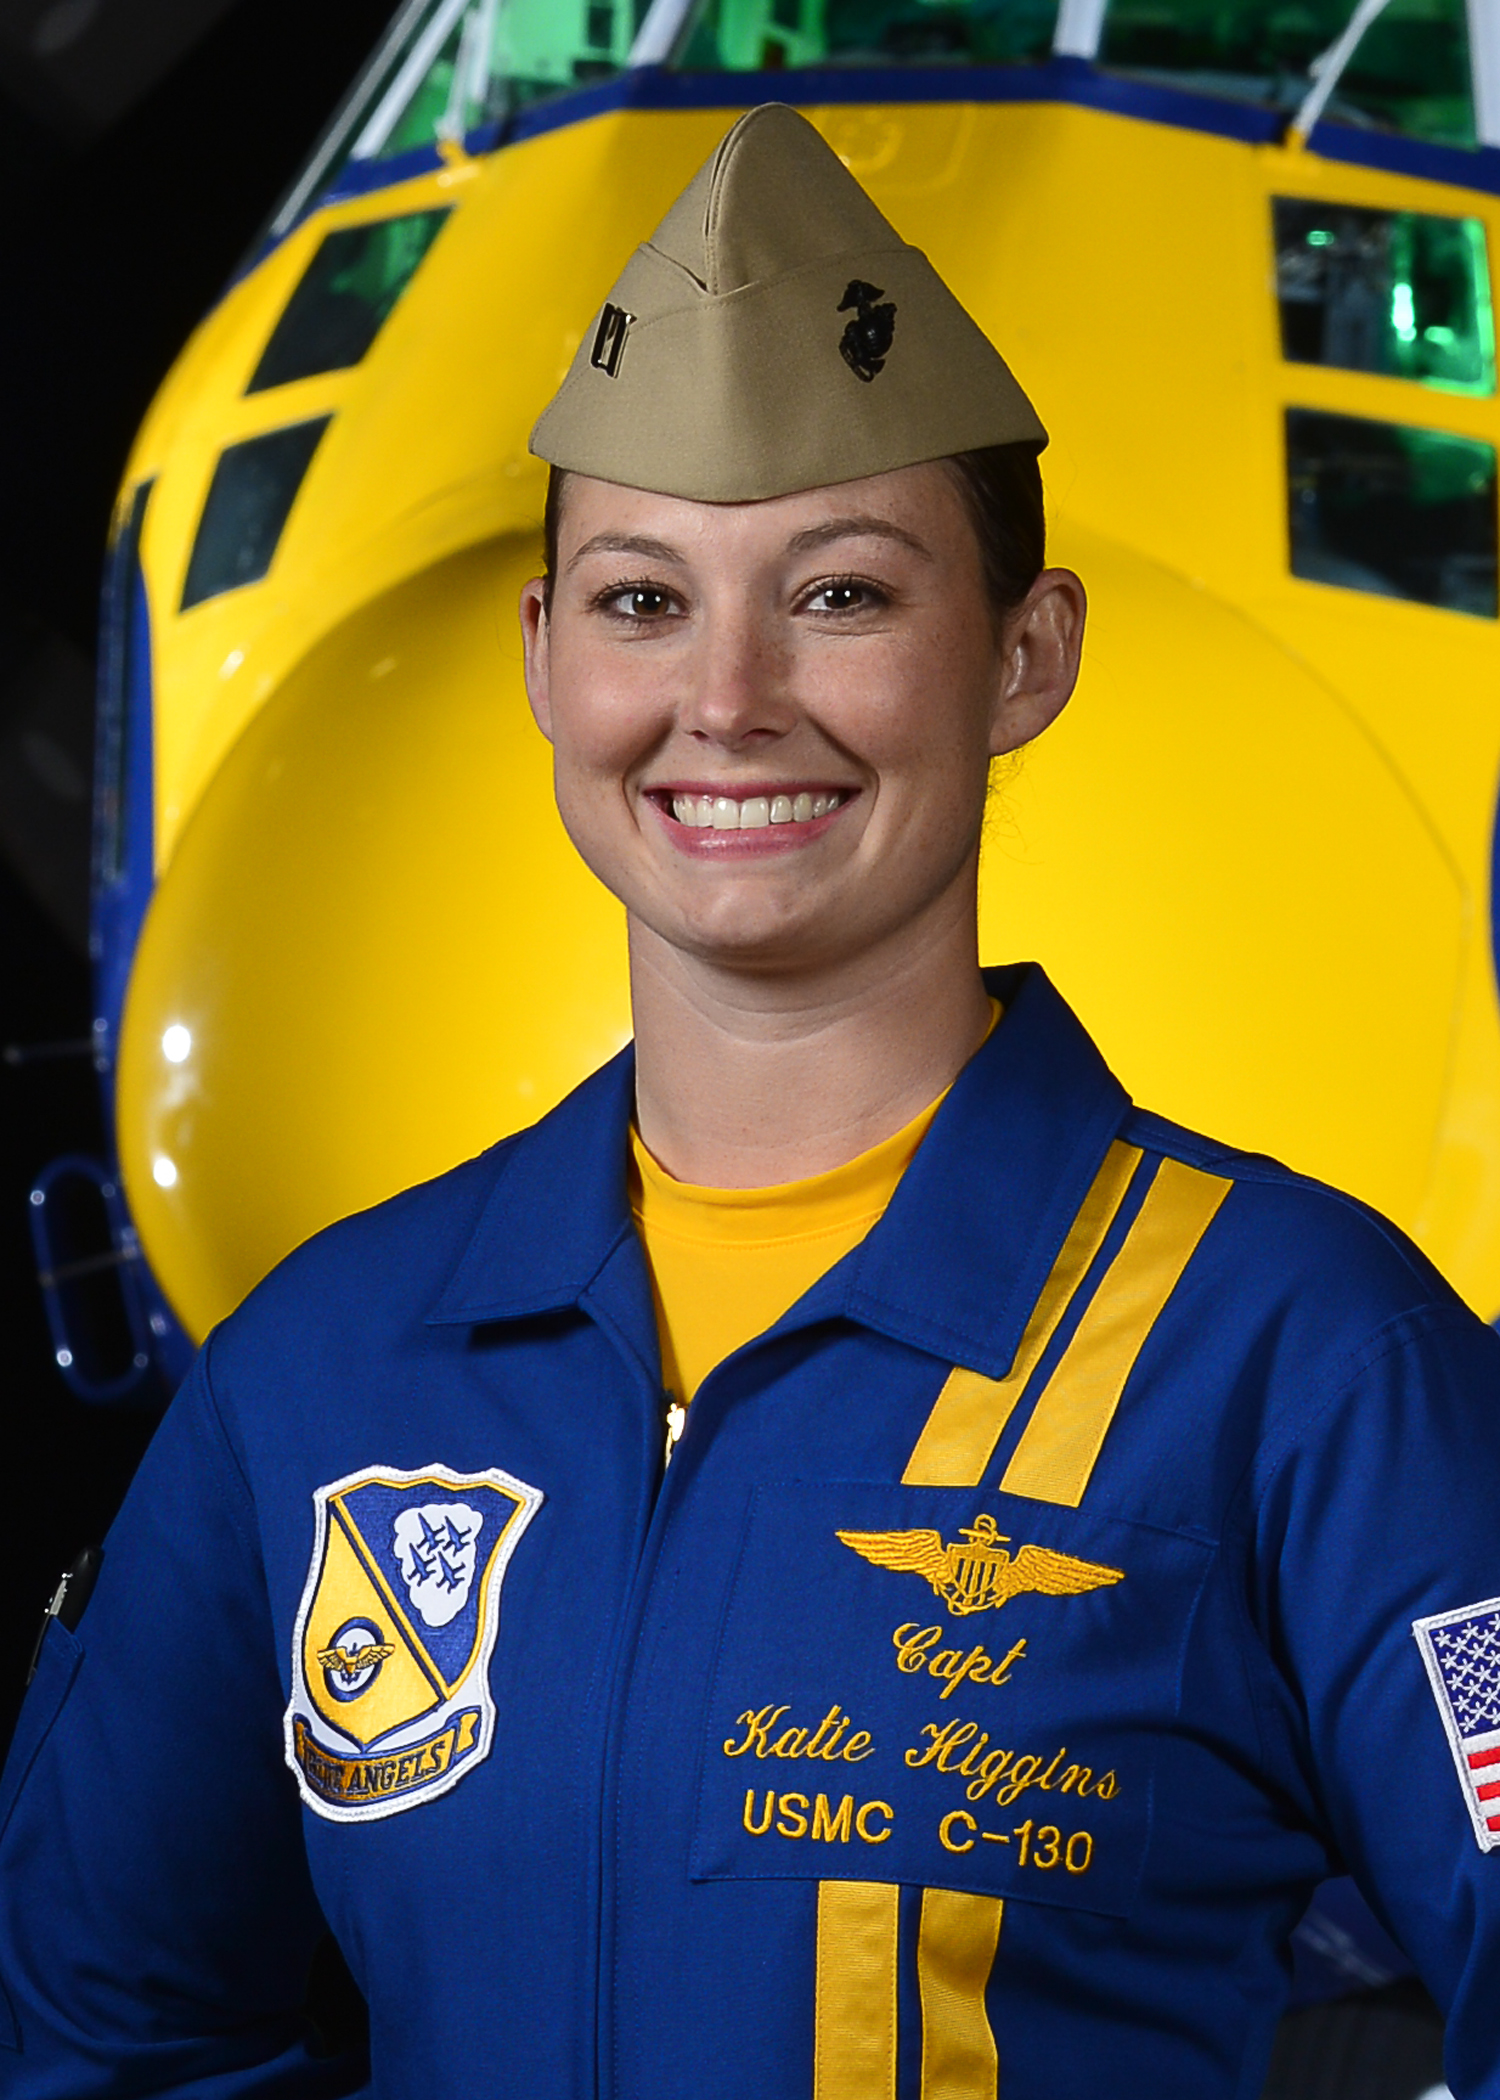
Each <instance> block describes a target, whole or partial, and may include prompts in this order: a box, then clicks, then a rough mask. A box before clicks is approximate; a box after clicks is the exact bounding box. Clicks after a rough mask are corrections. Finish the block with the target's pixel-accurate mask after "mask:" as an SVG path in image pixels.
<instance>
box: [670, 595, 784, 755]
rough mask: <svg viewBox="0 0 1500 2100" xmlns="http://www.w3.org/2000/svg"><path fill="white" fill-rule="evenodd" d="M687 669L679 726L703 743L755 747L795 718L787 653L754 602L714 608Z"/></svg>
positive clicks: (729, 748)
mask: <svg viewBox="0 0 1500 2100" xmlns="http://www.w3.org/2000/svg"><path fill="white" fill-rule="evenodd" d="M685 669H686V676H685V680H684V685H683V689H682V695H681V699H680V701H679V705H678V710H677V723H678V727H679V729H681V730H683V731H685V732H686V734H687V735H689V736H691V737H694V738H696V739H697V740H699V741H700V742H702V743H704V744H709V745H716V746H717V747H718V748H719V749H721V750H725V751H743V750H753V749H754V748H755V747H756V746H757V745H760V744H765V743H769V742H774V741H775V740H776V739H778V738H780V737H783V736H785V735H786V734H787V732H788V730H789V729H791V727H792V726H793V723H794V722H795V720H796V713H797V710H796V704H795V701H794V700H793V698H792V693H791V664H790V660H789V651H788V650H787V649H786V647H785V645H784V643H783V642H782V641H781V640H780V638H779V637H778V635H777V633H776V631H775V626H774V622H773V621H771V620H770V619H769V618H767V617H766V616H765V615H764V614H762V613H760V612H758V610H757V608H756V607H754V606H753V605H746V604H744V603H739V604H733V605H723V604H721V605H718V606H715V607H713V608H712V609H711V610H710V611H709V613H708V616H707V617H706V618H705V619H704V620H703V622H702V624H701V626H700V628H699V631H698V637H697V646H696V648H695V649H694V650H693V651H692V655H691V660H690V662H689V664H688V665H687V666H686V667H685Z"/></svg>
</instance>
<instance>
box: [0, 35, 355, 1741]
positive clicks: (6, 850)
mask: <svg viewBox="0 0 1500 2100" xmlns="http://www.w3.org/2000/svg"><path fill="white" fill-rule="evenodd" d="M392 6H393V0H0V200H3V203H0V1045H6V1046H33V1047H34V1046H38V1045H46V1044H57V1043H63V1044H66V1043H69V1042H73V1043H77V1042H79V1041H81V1040H85V1039H86V1038H87V1037H88V1034H89V1030H90V1023H91V1015H92V1002H91V999H90V986H89V966H88V957H87V908H88V870H89V775H90V769H91V763H92V749H93V673H94V645H95V622H96V615H97V602H98V589H99V577H100V568H101V563H102V559H103V554H104V545H105V537H106V534H107V531H108V526H109V517H110V510H111V507H112V505H113V502H114V497H115V493H116V490H117V488H118V485H119V481H120V477H121V474H122V472H123V469H124V466H125V460H126V455H127V453H128V451H129V448H130V443H131V439H132V437H133V435H134V433H135V430H136V428H137V426H138V425H139V423H140V421H141V419H142V417H143V416H144V415H145V412H146V409H147V407H148V406H149V404H150V401H151V397H152V395H153V394H154V393H155V391H156V389H157V387H158V385H159V384H160V382H161V380H162V379H163V377H164V376H165V374H166V372H167V369H168V367H169V366H170V365H171V363H172V360H173V358H174V357H175V356H176V354H177V352H178V350H179V349H180V348H181V346H182V344H183V342H184V341H185V340H186V338H187V336H188V334H189V333H190V332H191V330H192V328H193V326H194V325H195V323H196V322H197V321H198V320H199V319H200V317H201V316H202V315H203V313H204V312H205V311H206V310H207V309H208V308H209V307H210V306H212V304H213V303H214V300H215V299H216V298H217V296H218V294H219V292H220V290H221V288H222V287H223V285H224V283H225V281H226V279H227V278H228V277H229V276H230V275H231V274H232V273H233V271H234V270H235V268H236V265H237V264H238V262H239V261H240V258H241V257H242V256H243V255H244V253H245V251H246V250H247V249H248V248H249V247H250V245H251V243H252V242H253V241H254V239H255V237H256V235H257V233H258V231H259V229H260V228H261V226H262V225H263V223H264V222H265V220H266V219H267V218H268V217H269V216H270V213H271V211H272V210H273V208H274V207H275V205H276V203H277V201H278V198H279V197H280V195H281V193H282V192H283V190H285V189H286V188H287V187H288V186H289V185H290V183H291V181H292V178H293V177H294V176H295V174H296V172H297V170H298V168H299V166H300V165H301V163H302V161H303V160H304V158H305V157H306V155H307V154H308V152H309V151H310V150H311V148H312V145H313V143H314V141H315V140H316V138H317V136H318V134H319V132H320V131H321V130H322V129H323V126H324V125H325V123H326V122H327V121H328V118H329V117H330V115H331V114H332V112H333V109H334V107H335V106H336V104H337V103H338V101H339V100H340V98H341V96H342V95H343V93H344V91H345V89H346V88H347V87H348V85H349V83H350V81H351V80H352V78H353V77H354V75H355V74H356V73H357V72H358V70H359V67H360V65H361V63H362V61H363V59H364V58H365V56H366V54H367V53H368V51H369V50H370V49H371V47H372V46H373V45H374V44H375V42H376V40H377V39H378V37H379V36H380V33H381V31H382V30H383V28H384V27H385V24H386V20H387V18H388V16H389V15H390V13H391V11H392ZM103 1144H104V1131H103V1121H102V1115H101V1107H100V1098H99V1083H98V1080H97V1079H96V1076H95V1074H94V1071H93V1068H92V1065H91V1063H90V1061H89V1059H88V1057H87V1056H86V1055H80V1054H77V1052H76V1051H75V1052H73V1053H71V1054H61V1055H58V1054H46V1055H40V1056H38V1055H26V1056H25V1057H24V1058H23V1060H22V1061H20V1062H16V1061H14V1060H13V1059H11V1060H8V1061H5V1062H0V1363H3V1386H0V1422H3V1433H0V1453H3V1458H0V1480H3V1484H4V1503H5V1508H6V1511H7V1519H8V1521H7V1526H6V1532H7V1537H8V1539H9V1541H10V1554H9V1566H8V1569H7V1572H6V1576H5V1582H4V1607H3V1611H0V1746H3V1744H4V1742H5V1741H6V1740H7V1739H8V1737H9V1734H10V1730H11V1726H12V1723H13V1721H14V1717H15V1712H16V1709H17V1707H18V1705H19V1703H20V1697H21V1692H22V1689H23V1686H24V1683H25V1677H26V1670H27V1665H28V1662H29V1660H30V1653H31V1648H32V1644H33V1642H34V1640H35V1638H36V1634H37V1631H38V1629H39V1627H40V1623H41V1616H42V1612H43V1610H44V1608H45V1606H46V1603H47V1600H48V1598H49V1597H50V1596H51V1593H52V1590H53V1588H54V1587H55V1584H56V1581H57V1577H58V1575H59V1573H60V1572H61V1570H62V1568H63V1567H64V1566H65V1565H66V1563H67V1562H68V1561H69V1560H71V1559H72V1558H73V1556H74V1555H75V1554H76V1553H78V1552H79V1550H80V1549H81V1548H82V1547H83V1546H85V1545H89V1544H94V1543H96V1542H97V1541H98V1540H99V1539H100V1538H101V1537H102V1536H103V1533H104V1531H105V1530H106V1529H107V1527H108V1524H109V1521H110V1518H111V1516H112V1515H113V1513H114V1510H115V1508H116V1506H117V1504H118V1502H119V1499H120V1497H121V1495H122V1494H123V1493H124V1491H125V1487H126V1485H127V1484H128V1482H129V1479H130V1475H131V1473H132V1471H133V1469H134V1467H135V1465H136V1463H137V1462H138V1460H139V1458H140V1455H141V1452H142V1451H143V1450H144V1448H145V1445H146V1442H147V1439H148V1438H149V1436H150V1433H151V1429H152V1427H153V1425H154V1422H155V1419H156V1415H155V1412H154V1410H152V1409H149V1408H147V1409H142V1408H139V1407H135V1408H130V1409H124V1410H118V1409H117V1410H104V1409H99V1408H90V1407H85V1406H84V1405H83V1404H82V1403H81V1402H79V1401H77V1400H75V1399H74V1398H73V1397H72V1396H71V1394H70V1393H69V1392H68V1389H67V1387H66V1386H65V1385H64V1383H63V1380H62V1377H61V1374H60V1373H59V1371H58V1369H57V1366H56V1364H55V1363H54V1361H53V1356H52V1344H51V1341H50V1339H49V1336H48V1332H47V1326H46V1321H45V1317H44V1315H43V1311H42V1305H41V1298H40V1294H39V1292H38V1290H37V1285H36V1280H35V1268H34V1261H33V1256H32V1250H31V1241H30V1232H29V1225H28V1215H27V1213H28V1204H27V1196H28V1192H29V1189H30V1186H31V1183H32V1180H33V1178H34V1177H35V1175H36V1173H37V1171H38V1169H39V1168H41V1167H42V1166H44V1165H45V1164H46V1163H47V1161H49V1160H50V1159H53V1158H55V1157H56V1156H57V1155H58V1154H59V1153H63V1152H92V1153H94V1154H96V1155H97V1154H99V1153H100V1152H101V1150H102V1147H103Z"/></svg>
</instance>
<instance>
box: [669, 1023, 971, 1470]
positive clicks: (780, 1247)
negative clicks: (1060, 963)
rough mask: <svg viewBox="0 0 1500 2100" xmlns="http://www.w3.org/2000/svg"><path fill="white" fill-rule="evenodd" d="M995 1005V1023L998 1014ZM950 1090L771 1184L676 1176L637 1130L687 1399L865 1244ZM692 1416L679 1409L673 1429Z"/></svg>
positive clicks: (673, 1357) (678, 1382)
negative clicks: (725, 1185)
mask: <svg viewBox="0 0 1500 2100" xmlns="http://www.w3.org/2000/svg"><path fill="white" fill-rule="evenodd" d="M990 1003H991V1006H992V1007H993V1009H994V1011H993V1013H992V1016H991V1019H990V1030H991V1031H992V1030H993V1029H994V1026H995V1023H996V1022H997V1021H998V1020H999V1018H1000V1007H999V1004H998V1002H997V1001H994V1000H992V1001H991V1002H990ZM946 1098H947V1089H946V1088H945V1089H944V1091H943V1093H941V1094H939V1096H938V1098H937V1100H936V1101H933V1102H930V1103H929V1104H928V1106H927V1107H926V1108H924V1109H923V1110H922V1112H921V1114H920V1115H918V1116H914V1117H913V1118H912V1120H911V1122H909V1123H908V1124H907V1125H906V1127H905V1128H904V1129H902V1130H898V1131H897V1132H896V1133H895V1135H894V1136H893V1137H888V1138H886V1139H885V1140H884V1141H883V1142H882V1143H881V1144H878V1145H875V1146H872V1148H871V1149H870V1150H869V1151H868V1152H862V1153H860V1155H859V1157H858V1158H857V1159H851V1160H849V1161H847V1162H846V1164H845V1165H843V1166H841V1167H835V1168H833V1170H832V1171H831V1172H830V1173H827V1174H815V1175H813V1176H812V1177H811V1179H810V1180H807V1181H785V1182H780V1183H777V1184H776V1185H775V1186H773V1187H771V1188H761V1189H709V1188H698V1187H695V1186H694V1185H693V1184H692V1183H690V1182H686V1181H674V1180H673V1179H672V1176H671V1175H670V1174H668V1173H667V1172H666V1171H665V1169H664V1168H662V1167H660V1166H659V1165H658V1164H657V1162H656V1161H655V1160H654V1159H653V1158H652V1157H651V1154H650V1153H649V1152H648V1151H647V1150H646V1148H645V1146H644V1145H643V1144H642V1143H641V1140H640V1135H639V1133H638V1132H637V1131H636V1130H635V1129H634V1128H632V1130H631V1133H630V1151H631V1171H630V1206H631V1210H632V1212H633V1213H634V1216H635V1221H636V1225H637V1227H638V1228H639V1231H640V1235H641V1240H642V1243H643V1245H644V1246H645V1249H646V1260H647V1263H648V1266H649V1267H650V1270H651V1282H652V1289H653V1291H654V1294H655V1298H656V1324H657V1329H658V1332H659V1333H660V1336H661V1360H662V1382H663V1384H664V1385H665V1386H666V1387H667V1389H668V1391H669V1392H670V1393H671V1394H672V1396H673V1398H674V1400H675V1401H677V1402H678V1403H679V1404H680V1405H685V1404H686V1403H687V1402H688V1401H689V1400H691V1399H692V1397H693V1395H694V1393H696V1392H697V1390H698V1388H699V1386H700V1385H701V1384H702V1383H703V1381H704V1379H705V1378H706V1377H707V1376H708V1374H709V1372H710V1371H711V1370H712V1369H713V1368H714V1366H715V1364H719V1363H722V1362H723V1360H724V1358H725V1357H726V1356H730V1355H732V1354H733V1353H734V1351H735V1350H736V1349H738V1348H740V1347H742V1346H743V1344H744V1343H746V1342H748V1341H750V1340H752V1339H753V1337H754V1336H756V1335H758V1334H764V1333H765V1331H766V1329H767V1328H768V1327H771V1326H774V1325H775V1323H776V1321H777V1320H779V1319H780V1318H781V1315H782V1314H783V1313H784V1312H785V1311H786V1310H787V1309H788V1307H789V1306H792V1305H795V1304H796V1302H797V1300H798V1299H799V1298H800V1297H802V1295H803V1294H804V1292H806V1291H810V1290H811V1289H812V1287H813V1285H814V1284H815V1283H816V1282H817V1280H818V1278H819V1277H820V1276H823V1275H825V1274H826V1273H827V1272H828V1270H829V1269H831V1268H832V1267H833V1265H834V1263H835V1262H836V1261H839V1260H841V1259H842V1257H843V1256H844V1255H846V1254H847V1253H849V1251H850V1250H851V1248H854V1247H857V1246H858V1245H859V1243H860V1241H861V1240H862V1239H863V1238H864V1236H865V1234H866V1233H867V1232H868V1231H869V1230H870V1227H871V1226H872V1225H873V1224H875V1222H876V1221H877V1219H879V1218H880V1216H881V1215H882V1213H883V1212H884V1210H885V1207H886V1205H887V1204H888V1203H889V1202H890V1200H891V1197H892V1196H893V1195H894V1194H895V1192H896V1184H897V1182H899V1181H900V1179H901V1176H902V1175H903V1174H904V1173H905V1171H906V1169H907V1167H908V1165H909V1164H910V1162H911V1159H912V1156H913V1154H914V1153H915V1152H916V1149H917V1147H918V1145H920V1144H921V1142H922V1140H923V1138H924V1137H925V1136H926V1135H927V1131H928V1128H929V1126H930V1124H931V1122H932V1119H933V1117H934V1116H935V1115H936V1114H937V1112H938V1110H939V1108H941V1107H942V1105H943V1102H944V1100H945V1099H946ZM681 1422H682V1416H681V1414H680V1413H677V1412H674V1417H673V1427H674V1430H680V1427H681Z"/></svg>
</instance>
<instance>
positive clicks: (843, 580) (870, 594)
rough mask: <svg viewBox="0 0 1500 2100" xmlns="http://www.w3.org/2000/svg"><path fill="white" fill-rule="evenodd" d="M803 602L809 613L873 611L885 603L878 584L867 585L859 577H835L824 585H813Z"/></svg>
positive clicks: (882, 592)
mask: <svg viewBox="0 0 1500 2100" xmlns="http://www.w3.org/2000/svg"><path fill="white" fill-rule="evenodd" d="M803 602H804V603H805V605H806V606H807V609H808V611H809V612H815V613H855V612H870V611H873V610H874V609H875V608H876V607H877V606H882V605H884V604H885V603H886V602H887V601H886V594H885V592H884V591H883V590H881V589H880V587H879V585H878V584H873V583H867V582H866V581H865V580H864V578H863V577H859V576H835V577H833V578H831V579H830V580H829V581H828V582H826V583H817V584H814V585H813V587H812V589H811V590H810V591H809V592H808V594H807V597H806V599H805V600H804V601H803Z"/></svg>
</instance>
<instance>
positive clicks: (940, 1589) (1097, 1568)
mask: <svg viewBox="0 0 1500 2100" xmlns="http://www.w3.org/2000/svg"><path fill="white" fill-rule="evenodd" d="M836 1536H837V1537H838V1538H839V1539H840V1540H841V1541H842V1542H843V1544H844V1545H846V1546H848V1547H849V1548H850V1549H851V1550H852V1551H853V1552H855V1553H858V1554H860V1555H861V1556H862V1557H863V1558H864V1559H865V1560H868V1561H872V1562H873V1563H874V1565H875V1566H876V1567H877V1568H893V1569H895V1570H896V1571H897V1572H898V1573H901V1574H910V1575H920V1576H921V1577H922V1579H923V1581H924V1582H927V1583H929V1584H930V1585H931V1587H932V1589H933V1590H934V1591H935V1592H936V1594H937V1595H938V1596H939V1597H941V1598H942V1600H943V1602H944V1604H946V1605H947V1607H948V1609H949V1611H951V1612H952V1613H953V1615H954V1616H955V1618H962V1617H963V1616H965V1614H967V1613H969V1612H975V1611H998V1610H999V1609H1000V1607H1001V1605H1002V1604H1008V1603H1009V1602H1010V1600H1011V1598H1012V1597H1020V1596H1024V1595H1025V1594H1026V1593H1027V1592H1028V1591H1030V1592H1035V1593H1036V1594H1037V1595H1038V1596H1043V1597H1076V1596H1078V1595H1080V1594H1081V1593H1082V1592H1083V1591H1084V1590H1098V1589H1105V1588H1107V1587H1108V1586H1109V1585H1110V1584H1112V1583H1116V1582H1123V1581H1124V1580H1125V1570H1124V1569H1123V1568H1106V1567H1105V1566H1103V1564H1102V1563H1101V1562H1099V1561H1093V1560H1076V1559H1075V1558H1074V1557H1073V1555H1072V1554H1071V1553H1055V1552H1054V1551H1053V1550H1052V1548H1051V1547H1050V1546H1022V1547H1021V1549H1020V1551H1019V1552H1018V1553H1012V1552H1011V1551H1010V1540H1009V1538H1008V1537H1006V1536H1005V1535H1004V1534H1002V1532H1001V1530H1000V1527H999V1526H998V1525H997V1524H996V1522H995V1520H994V1518H993V1517H992V1516H991V1515H990V1514H989V1513H988V1511H981V1512H980V1514H979V1515H978V1516H977V1517H976V1518H975V1519H974V1521H973V1523H972V1524H962V1525H960V1526H959V1537H960V1539H962V1541H963V1543H962V1544H960V1543H959V1542H958V1541H957V1540H955V1541H953V1542H951V1543H950V1544H948V1545H946V1546H945V1545H944V1544H943V1541H942V1539H941V1538H940V1536H939V1535H938V1533H937V1532H935V1531H840V1532H838V1533H837V1534H836Z"/></svg>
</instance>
